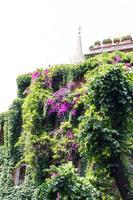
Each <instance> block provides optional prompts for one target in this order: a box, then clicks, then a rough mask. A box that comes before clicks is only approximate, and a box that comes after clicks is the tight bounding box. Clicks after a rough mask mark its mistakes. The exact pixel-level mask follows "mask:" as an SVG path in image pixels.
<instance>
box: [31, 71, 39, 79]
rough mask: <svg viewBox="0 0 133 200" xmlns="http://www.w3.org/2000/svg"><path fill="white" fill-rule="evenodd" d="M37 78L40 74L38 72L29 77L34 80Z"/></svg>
mask: <svg viewBox="0 0 133 200" xmlns="http://www.w3.org/2000/svg"><path fill="white" fill-rule="evenodd" d="M39 76H41V73H40V72H33V74H32V75H31V77H32V79H36V78H38V77H39Z"/></svg>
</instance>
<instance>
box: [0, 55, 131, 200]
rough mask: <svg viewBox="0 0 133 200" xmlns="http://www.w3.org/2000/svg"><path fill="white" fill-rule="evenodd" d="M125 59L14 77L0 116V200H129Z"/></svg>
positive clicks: (127, 63) (128, 78)
mask: <svg viewBox="0 0 133 200" xmlns="http://www.w3.org/2000/svg"><path fill="white" fill-rule="evenodd" d="M132 61H133V53H121V52H114V53H111V54H107V53H105V54H101V55H98V56H95V57H92V58H89V59H87V60H85V61H84V62H83V63H81V64H79V65H56V66H52V67H49V68H47V69H37V70H36V71H35V72H33V73H32V74H27V75H26V74H25V75H21V76H19V77H18V78H17V84H18V98H17V99H16V100H14V102H13V104H12V105H11V107H10V109H9V111H8V112H6V113H3V114H1V115H0V137H1V138H0V139H1V140H3V142H1V146H0V149H1V153H0V200H9V199H10V200H11V199H13V200H24V199H26V200H44V199H45V200H52V199H56V200H59V199H62V200H76V199H81V200H100V199H101V200H120V199H121V198H122V199H124V200H126V199H132V187H133V182H132V175H133V171H132V153H133V145H132V142H133V135H132V130H133V120H132V119H133V67H132V66H133V62H132ZM1 140H0V141H1ZM81 176H82V177H81ZM121 183H122V184H121Z"/></svg>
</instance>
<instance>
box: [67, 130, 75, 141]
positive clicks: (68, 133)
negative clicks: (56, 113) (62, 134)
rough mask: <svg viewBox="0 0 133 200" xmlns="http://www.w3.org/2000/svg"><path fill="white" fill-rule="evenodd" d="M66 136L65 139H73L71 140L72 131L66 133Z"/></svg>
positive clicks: (72, 136)
mask: <svg viewBox="0 0 133 200" xmlns="http://www.w3.org/2000/svg"><path fill="white" fill-rule="evenodd" d="M66 136H67V138H69V139H73V138H74V135H73V133H72V131H70V130H69V131H67V134H66Z"/></svg>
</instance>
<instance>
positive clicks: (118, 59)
mask: <svg viewBox="0 0 133 200" xmlns="http://www.w3.org/2000/svg"><path fill="white" fill-rule="evenodd" d="M114 60H115V61H116V62H117V63H118V62H120V61H121V57H120V56H118V55H117V56H115V58H114Z"/></svg>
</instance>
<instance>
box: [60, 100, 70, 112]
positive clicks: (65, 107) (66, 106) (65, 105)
mask: <svg viewBox="0 0 133 200" xmlns="http://www.w3.org/2000/svg"><path fill="white" fill-rule="evenodd" d="M70 107H71V105H70V104H69V103H68V102H67V101H65V102H64V103H62V104H61V107H60V109H59V111H58V113H59V115H60V114H64V113H66V112H67V111H68V110H69V109H70Z"/></svg>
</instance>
